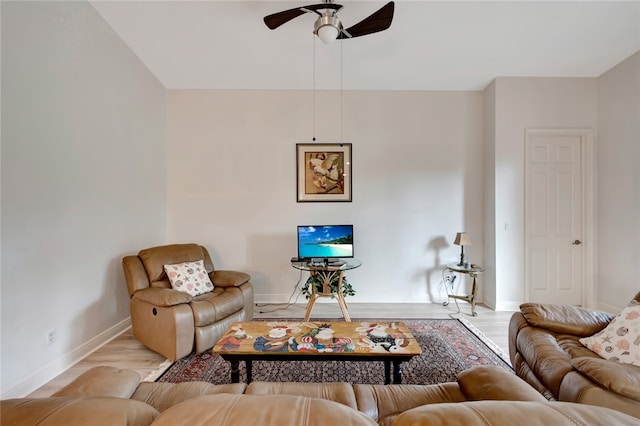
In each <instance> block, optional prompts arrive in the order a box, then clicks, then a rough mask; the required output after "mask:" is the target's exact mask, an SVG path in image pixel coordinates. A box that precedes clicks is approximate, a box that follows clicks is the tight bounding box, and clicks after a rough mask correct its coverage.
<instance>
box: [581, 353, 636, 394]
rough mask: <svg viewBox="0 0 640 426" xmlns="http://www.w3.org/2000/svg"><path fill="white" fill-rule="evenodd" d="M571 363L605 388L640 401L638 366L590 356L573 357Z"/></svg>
mask: <svg viewBox="0 0 640 426" xmlns="http://www.w3.org/2000/svg"><path fill="white" fill-rule="evenodd" d="M571 365H572V366H573V367H575V369H576V370H578V371H580V372H581V373H582V374H584V375H585V376H586V377H587V378H589V379H591V380H592V381H594V382H596V383H597V384H599V385H600V386H602V387H604V388H605V389H608V390H610V391H611V392H614V393H617V394H619V395H623V396H626V397H628V398H632V399H635V400H638V401H640V368H638V367H635V366H633V365H629V364H620V363H616V362H613V361H609V360H606V359H602V358H591V357H582V358H574V359H572V360H571Z"/></svg>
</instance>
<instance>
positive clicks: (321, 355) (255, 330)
mask: <svg viewBox="0 0 640 426" xmlns="http://www.w3.org/2000/svg"><path fill="white" fill-rule="evenodd" d="M213 352H215V353H217V354H218V355H220V356H221V357H222V358H223V359H225V360H226V361H229V362H230V363H231V382H232V383H238V382H239V381H240V369H239V365H240V361H244V362H245V366H246V369H247V383H251V363H252V362H253V361H308V360H312V361H383V362H384V377H385V379H384V383H385V384H389V383H392V381H391V365H393V383H402V368H401V364H402V363H403V362H404V361H409V360H411V358H413V357H414V356H416V355H420V354H421V353H422V349H420V345H419V344H418V343H417V342H416V339H415V337H413V335H412V334H411V332H410V331H409V329H408V328H407V326H406V325H405V324H404V323H402V322H398V321H375V322H374V321H371V322H323V321H307V322H304V321H299V322H293V321H248V322H239V323H234V324H232V325H231V327H230V328H229V329H228V330H227V331H226V333H225V334H224V336H222V338H221V339H220V340H219V341H218V343H216V345H215V346H214V347H213Z"/></svg>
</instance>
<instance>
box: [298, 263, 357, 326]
mask: <svg viewBox="0 0 640 426" xmlns="http://www.w3.org/2000/svg"><path fill="white" fill-rule="evenodd" d="M318 259H321V263H320V264H318V265H315V264H313V263H312V262H309V263H303V262H291V266H293V267H294V268H296V269H300V270H301V271H308V272H309V274H311V275H318V276H319V277H320V279H321V281H322V287H321V288H316V286H315V285H312V286H311V296H310V297H309V301H308V302H307V311H306V313H305V316H304V320H305V321H309V318H310V317H311V311H312V310H313V305H315V303H316V300H317V299H318V298H320V297H330V298H336V299H337V300H338V304H339V305H340V310H341V311H342V316H343V317H344V320H345V321H346V322H350V321H351V318H350V317H349V310H348V307H347V303H346V302H345V300H344V295H343V294H342V279H343V277H344V272H345V271H348V270H351V269H355V268H357V267H359V266H360V265H362V262H360V261H359V260H358V259H350V260H349V261H343V260H339V259H335V260H338V261H339V262H340V263H334V264H325V263H324V260H327V259H322V258H318ZM318 259H313V260H318ZM334 277H337V279H338V289H337V290H336V291H331V286H330V283H331V282H332V281H333V279H334Z"/></svg>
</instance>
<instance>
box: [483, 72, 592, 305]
mask: <svg viewBox="0 0 640 426" xmlns="http://www.w3.org/2000/svg"><path fill="white" fill-rule="evenodd" d="M596 86H597V83H596V79H595V78H497V79H496V81H495V106H496V111H495V123H496V124H495V147H494V150H495V170H494V173H495V204H494V206H493V208H494V209H495V219H494V220H495V222H494V223H495V225H494V226H495V234H494V235H491V236H487V238H489V239H493V240H494V241H495V258H496V263H495V268H496V271H495V283H496V308H497V309H500V310H505V309H517V308H518V305H519V304H520V303H521V302H522V301H523V300H525V294H524V133H525V129H528V128H588V129H595V127H596V124H597V89H596ZM505 225H506V226H505ZM490 243H491V241H489V244H490Z"/></svg>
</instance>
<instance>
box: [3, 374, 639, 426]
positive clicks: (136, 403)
mask: <svg viewBox="0 0 640 426" xmlns="http://www.w3.org/2000/svg"><path fill="white" fill-rule="evenodd" d="M0 418H1V419H2V424H3V425H5V424H6V425H24V426H27V425H36V424H37V425H46V426H57V425H65V426H67V425H85V424H86V425H89V424H90V425H92V426H103V425H104V426H107V425H108V426H119V425H140V426H146V425H150V424H152V425H155V426H161V425H171V426H179V425H190V426H194V425H220V426H244V425H247V426H249V425H251V426H254V425H261V426H272V425H273V426H289V425H290V426H309V425H338V424H339V425H341V426H342V425H369V426H375V425H383V426H385V425H394V426H409V425H412V426H415V425H482V426H487V425H518V424H526V425H573V426H575V425H589V426H592V425H614V424H615V425H637V422H638V419H636V418H634V417H631V416H628V415H626V414H624V413H621V412H618V411H615V410H612V409H608V408H604V407H596V406H589V405H584V404H574V403H562V402H550V401H547V400H546V399H545V398H544V397H543V396H542V395H540V394H539V393H538V392H537V391H536V390H535V389H533V388H532V387H531V386H529V385H528V384H527V383H525V382H524V381H523V380H521V379H520V378H518V377H517V376H516V375H515V374H512V373H510V372H508V371H506V370H504V369H502V368H499V367H495V366H483V367H475V368H472V369H469V370H467V371H464V372H462V373H460V375H459V376H458V379H457V382H455V383H442V384H438V385H425V386H420V385H351V384H348V383H271V382H269V383H268V382H253V383H251V384H249V385H245V384H242V383H236V384H230V385H212V384H210V383H205V382H185V383H179V384H169V383H154V382H142V383H141V382H140V376H139V375H138V374H137V373H135V372H133V371H127V370H119V369H115V368H112V367H96V368H93V369H91V370H89V371H87V372H86V373H84V374H83V375H81V376H80V377H78V378H77V379H76V380H74V381H73V382H71V383H70V384H69V385H67V386H66V387H64V388H63V389H61V390H60V391H58V392H56V393H55V394H54V395H53V396H52V397H50V398H41V399H29V398H22V399H11V400H5V401H1V402H0Z"/></svg>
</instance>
